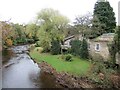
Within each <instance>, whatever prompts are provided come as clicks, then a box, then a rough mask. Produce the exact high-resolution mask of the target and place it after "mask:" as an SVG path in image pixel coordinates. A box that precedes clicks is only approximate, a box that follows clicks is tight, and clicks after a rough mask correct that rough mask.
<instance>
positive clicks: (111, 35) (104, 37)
mask: <svg viewBox="0 0 120 90" xmlns="http://www.w3.org/2000/svg"><path fill="white" fill-rule="evenodd" d="M114 36H115V33H105V34H102V35H101V36H99V37H97V38H95V39H93V40H94V41H96V42H98V41H103V42H109V41H113V38H114Z"/></svg>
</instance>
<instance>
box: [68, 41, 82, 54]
mask: <svg viewBox="0 0 120 90" xmlns="http://www.w3.org/2000/svg"><path fill="white" fill-rule="evenodd" d="M70 44H71V51H70V52H71V53H72V54H73V55H77V56H79V55H80V47H81V41H80V40H72V41H71V42H70Z"/></svg>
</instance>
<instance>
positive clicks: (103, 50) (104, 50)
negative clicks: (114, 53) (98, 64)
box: [89, 41, 109, 61]
mask: <svg viewBox="0 0 120 90" xmlns="http://www.w3.org/2000/svg"><path fill="white" fill-rule="evenodd" d="M96 44H99V46H100V49H99V51H97V50H95V47H96ZM89 45H90V46H89V47H90V48H89V52H90V55H91V56H92V57H97V55H99V57H97V58H98V59H99V58H103V60H105V61H107V60H108V59H109V50H108V46H107V42H94V41H89Z"/></svg>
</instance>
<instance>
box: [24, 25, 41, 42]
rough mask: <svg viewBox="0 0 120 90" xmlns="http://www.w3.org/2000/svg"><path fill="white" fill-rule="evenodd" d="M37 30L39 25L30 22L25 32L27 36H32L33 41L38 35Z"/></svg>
mask: <svg viewBox="0 0 120 90" xmlns="http://www.w3.org/2000/svg"><path fill="white" fill-rule="evenodd" d="M38 30H39V26H38V25H36V24H35V23H31V24H28V25H27V26H26V30H25V33H26V35H27V36H28V38H33V39H34V40H35V41H37V40H38V35H39V33H38Z"/></svg>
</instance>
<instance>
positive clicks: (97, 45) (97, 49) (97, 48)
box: [95, 43, 100, 51]
mask: <svg viewBox="0 0 120 90" xmlns="http://www.w3.org/2000/svg"><path fill="white" fill-rule="evenodd" d="M95 50H96V51H100V44H99V43H98V44H96V45H95Z"/></svg>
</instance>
